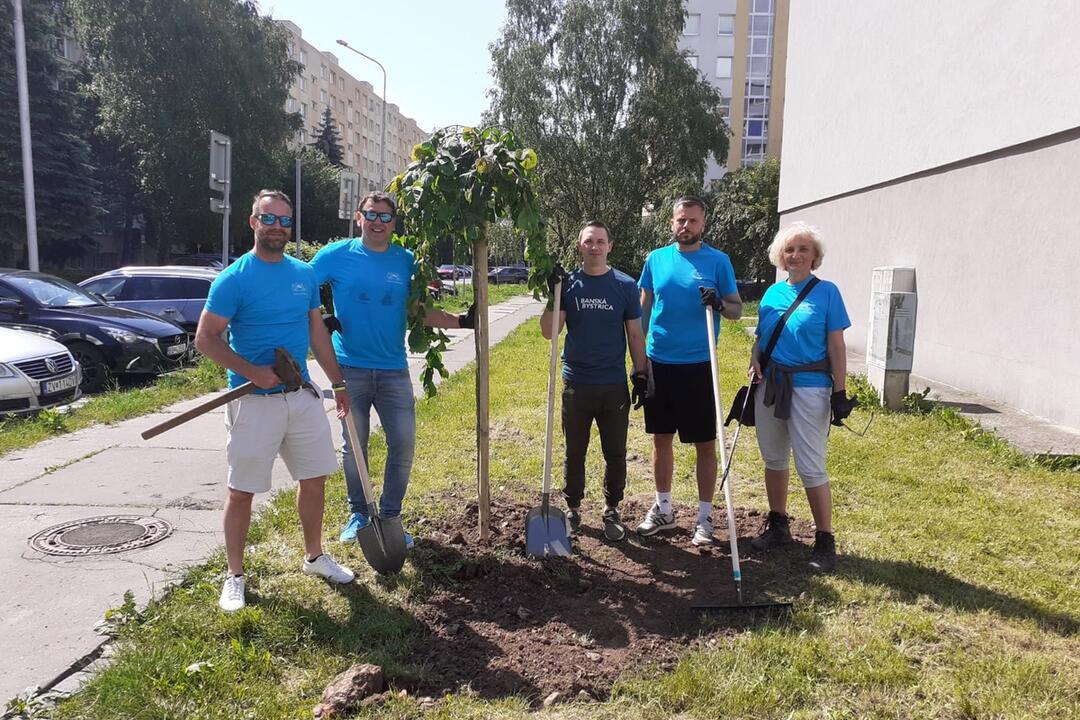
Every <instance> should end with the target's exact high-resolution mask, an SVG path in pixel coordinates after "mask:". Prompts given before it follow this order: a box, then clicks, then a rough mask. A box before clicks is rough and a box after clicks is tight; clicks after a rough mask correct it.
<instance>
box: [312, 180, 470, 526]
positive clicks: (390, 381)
mask: <svg viewBox="0 0 1080 720" xmlns="http://www.w3.org/2000/svg"><path fill="white" fill-rule="evenodd" d="M396 216H397V206H396V205H395V204H394V201H393V199H392V198H391V197H390V196H389V195H387V194H386V193H384V192H378V191H375V192H369V193H368V194H367V195H365V196H364V197H362V198H361V199H360V203H359V205H358V209H357V211H356V222H357V224H358V225H359V226H360V235H361V236H360V237H358V238H350V239H347V240H339V241H337V242H334V243H330V244H329V245H327V246H326V247H324V248H322V249H321V250H319V252H318V253H316V255H315V257H314V259H312V261H311V266H312V267H313V268H314V269H315V275H316V277H317V278H318V282H319V284H320V285H322V284H323V283H330V287H331V289H332V290H333V292H334V313H335V315H334V317H332V318H328V319H327V320H328V327H332V328H333V330H334V331H335V332H333V343H334V351H335V353H336V354H337V359H338V362H339V363H340V364H341V367H342V372H343V373H344V376H345V385H346V387H347V388H348V390H347V392H348V395H349V400H350V403H351V406H352V407H353V409H354V410H355V414H354V415H353V420H354V422H355V423H356V427H357V434H358V435H359V440H360V444H361V446H362V448H361V450H362V451H363V457H364V461H365V463H366V462H367V446H368V434H369V432H370V422H369V420H370V414H371V408H372V406H374V407H375V411H376V412H377V413H378V414H379V420H380V421H381V422H382V426H383V430H384V431H385V433H386V450H387V452H386V468H385V471H384V473H383V488H382V495H381V496H380V498H379V515H380V516H381V517H383V518H395V517H397V516H398V515H400V514H401V503H402V501H403V500H404V499H405V491H406V489H407V488H408V485H409V473H410V472H411V471H412V462H413V452H414V449H415V447H416V409H415V408H416V406H415V401H414V399H413V386H412V378H411V377H410V376H409V364H408V361H407V358H406V354H405V328H406V324H407V321H408V314H409V312H410V310H411V309H410V307H409V294H410V288H411V279H412V276H413V273H414V270H415V260H414V258H413V254H412V252H410V251H409V250H406V249H405V248H404V247H402V246H401V245H396V244H393V243H391V242H390V238H391V236H392V235H393V232H394V224H395V222H394V221H395V219H396ZM475 311H476V308H475V306H473V307H470V308H469V310H468V312H466V313H465V314H464V315H451V314H450V313H447V312H444V311H442V310H431V311H428V313H427V314H426V315H425V317H424V322H425V324H426V325H427V326H428V327H437V328H467V329H471V328H473V327H474V321H473V318H474V314H475ZM344 435H345V443H344V448H343V450H342V455H343V458H342V464H343V465H344V468H345V484H346V487H347V490H348V495H349V509H350V517H349V521H348V523H346V525H345V528H344V529H343V530H342V531H341V538H340V539H341V542H346V543H349V542H357V534H358V533H359V532H360V530H362V529H364V528H365V527H367V525H368V523H369V522H370V519H369V518H368V504H367V499H365V497H364V491H363V483H362V481H361V478H360V473H359V470H358V469H357V466H356V462H354V461H353V459H352V453H353V452H354V450H355V448H353V447H352V442H351V441H350V440H349V434H348V432H347V430H346V431H345V432H344ZM412 544H413V538H412V536H411V535H410V534H408V533H405V545H406V547H412Z"/></svg>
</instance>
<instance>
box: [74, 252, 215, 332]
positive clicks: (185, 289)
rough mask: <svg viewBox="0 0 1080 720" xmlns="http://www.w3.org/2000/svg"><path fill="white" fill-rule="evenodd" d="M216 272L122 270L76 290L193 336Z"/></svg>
mask: <svg viewBox="0 0 1080 720" xmlns="http://www.w3.org/2000/svg"><path fill="white" fill-rule="evenodd" d="M219 272H220V271H219V270H214V269H211V268H201V267H180V266H170V265H166V266H162V267H124V268H120V269H119V270H110V271H109V272H107V273H102V274H101V275H95V276H94V277H92V278H89V279H87V280H83V281H82V282H81V283H79V287H81V288H82V289H84V290H87V291H89V292H92V293H97V294H98V295H100V296H101V297H103V298H105V301H106V302H108V303H109V304H110V305H116V306H117V307H124V308H128V309H130V310H141V311H143V312H148V313H153V314H154V315H160V316H162V317H164V318H165V319H167V320H171V321H173V322H174V323H176V324H177V325H179V326H181V327H182V328H184V329H185V330H187V331H188V333H189V334H190V333H193V332H195V327H196V326H197V325H198V324H199V315H200V314H201V313H202V310H203V306H204V305H205V304H206V295H207V293H209V292H210V283H212V282H213V281H214V278H216V277H217V276H218V273H219Z"/></svg>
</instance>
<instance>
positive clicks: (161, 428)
mask: <svg viewBox="0 0 1080 720" xmlns="http://www.w3.org/2000/svg"><path fill="white" fill-rule="evenodd" d="M252 390H255V383H252V382H246V383H244V384H243V385H240V386H238V387H235V388H233V389H232V390H230V391H229V392H227V393H225V394H224V395H218V396H217V397H215V398H211V399H209V400H207V401H206V402H204V403H202V404H201V405H196V406H195V407H193V408H191V409H190V410H185V411H184V412H182V413H180V414H179V415H175V416H173V417H171V418H169V419H168V420H166V421H165V422H162V423H158V424H157V425H155V426H154V427H152V428H149V429H148V430H143V431H142V433H141V434H142V439H143V440H149V439H150V438H152V437H155V436H157V435H160V434H161V433H163V432H165V431H166V430H172V429H173V428H174V427H176V426H177V425H183V424H184V423H186V422H187V421H188V420H191V419H193V418H197V417H199V416H200V415H204V414H206V413H208V412H210V411H211V410H213V409H214V408H219V407H221V406H222V405H226V404H228V403H230V402H232V401H233V400H235V399H236V398H240V397H243V396H245V395H247V394H248V393H250V392H251V391H252Z"/></svg>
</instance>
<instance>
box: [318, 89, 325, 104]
mask: <svg viewBox="0 0 1080 720" xmlns="http://www.w3.org/2000/svg"><path fill="white" fill-rule="evenodd" d="M319 102H321V103H326V91H325V90H319Z"/></svg>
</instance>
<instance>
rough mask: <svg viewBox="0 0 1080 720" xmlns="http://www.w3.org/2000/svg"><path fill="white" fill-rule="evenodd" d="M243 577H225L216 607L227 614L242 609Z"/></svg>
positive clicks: (243, 603)
mask: <svg viewBox="0 0 1080 720" xmlns="http://www.w3.org/2000/svg"><path fill="white" fill-rule="evenodd" d="M245 604H246V603H245V602H244V576H243V575H226V576H225V584H224V585H222V586H221V597H220V598H218V607H220V608H221V609H222V610H223V611H225V612H227V613H234V612H236V611H237V610H240V609H242V608H243V607H244V605H245Z"/></svg>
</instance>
